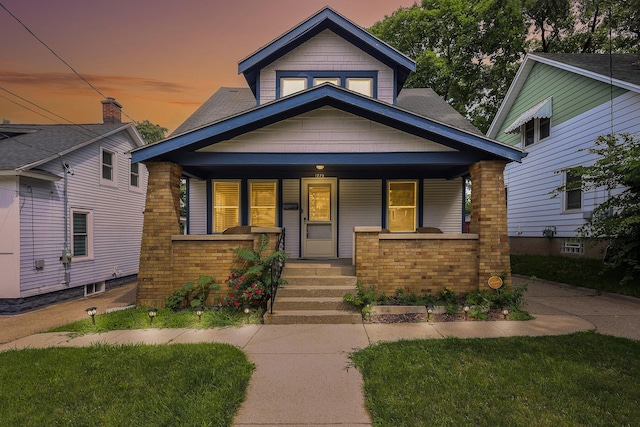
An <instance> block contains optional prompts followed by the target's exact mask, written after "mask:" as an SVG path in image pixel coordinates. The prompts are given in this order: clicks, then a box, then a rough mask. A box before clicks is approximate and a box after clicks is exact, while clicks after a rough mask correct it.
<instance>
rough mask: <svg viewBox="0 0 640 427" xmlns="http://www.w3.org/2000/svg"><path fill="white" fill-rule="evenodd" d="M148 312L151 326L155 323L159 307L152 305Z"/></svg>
mask: <svg viewBox="0 0 640 427" xmlns="http://www.w3.org/2000/svg"><path fill="white" fill-rule="evenodd" d="M147 314H148V315H149V326H151V325H153V318H154V317H156V316H157V315H158V309H157V308H154V307H151V308H150V309H149V311H148V312H147Z"/></svg>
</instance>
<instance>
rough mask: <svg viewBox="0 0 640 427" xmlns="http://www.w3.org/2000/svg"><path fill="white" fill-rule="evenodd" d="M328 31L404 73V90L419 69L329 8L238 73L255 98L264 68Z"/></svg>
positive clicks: (242, 65)
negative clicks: (412, 74) (243, 77)
mask: <svg viewBox="0 0 640 427" xmlns="http://www.w3.org/2000/svg"><path fill="white" fill-rule="evenodd" d="M325 29H329V30H331V31H333V32H334V33H336V34H337V35H339V36H340V37H342V38H344V39H345V40H347V41H348V42H350V43H352V44H353V45H355V46H357V47H358V48H360V49H362V50H363V51H365V52H367V53H368V54H370V55H371V56H373V57H374V58H376V59H378V60H380V61H381V62H383V63H384V64H386V65H388V66H389V67H391V68H397V69H399V70H402V72H401V73H398V75H397V78H399V79H400V80H401V81H399V82H398V83H399V85H398V86H399V87H402V85H403V84H404V82H405V81H406V79H407V77H408V76H409V74H410V73H411V72H412V71H415V70H416V63H415V61H413V60H411V59H409V58H408V57H407V56H405V55H404V54H403V53H401V52H400V51H398V50H396V49H394V48H393V47H391V46H389V45H388V44H386V43H385V42H383V41H381V40H380V39H378V38H377V37H375V36H373V35H372V34H371V33H369V32H367V31H366V30H364V29H363V28H361V27H359V26H358V25H356V24H354V23H353V22H351V21H349V20H348V19H346V18H344V17H343V16H341V15H339V14H338V13H336V12H335V11H333V10H332V9H330V8H328V7H327V8H324V9H322V10H320V11H319V12H318V13H316V14H315V15H313V16H311V17H310V18H308V19H307V20H306V21H304V22H302V23H301V24H299V25H298V26H296V27H294V28H292V29H291V30H289V31H288V32H287V33H285V34H284V35H282V36H281V37H279V38H277V39H276V40H274V41H272V42H271V43H269V44H268V45H267V46H265V47H263V48H262V49H260V50H259V51H257V52H256V53H254V54H252V55H250V56H249V57H247V58H245V59H243V60H241V61H240V62H239V63H238V74H244V76H245V79H246V80H247V83H248V84H249V87H250V88H251V90H252V91H253V93H254V95H255V94H256V89H257V87H256V83H257V81H258V80H259V74H260V73H259V71H260V69H262V68H264V67H265V66H266V65H268V64H270V63H272V62H273V61H275V60H276V59H278V58H280V57H281V56H283V55H285V54H286V53H288V52H290V51H291V50H293V49H295V48H296V47H298V46H300V45H301V44H303V43H304V42H306V41H307V40H309V39H311V38H312V37H314V36H315V35H317V34H318V33H320V32H322V31H324V30H325Z"/></svg>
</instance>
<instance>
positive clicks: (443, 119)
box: [171, 87, 482, 136]
mask: <svg viewBox="0 0 640 427" xmlns="http://www.w3.org/2000/svg"><path fill="white" fill-rule="evenodd" d="M397 106H398V107H399V108H402V109H404V110H407V111H410V112H412V113H415V114H418V115H420V116H423V117H426V118H429V119H432V120H435V121H437V122H440V123H444V124H447V125H449V126H453V127H455V128H458V129H461V130H465V131H467V132H471V133H475V134H478V135H482V132H480V131H479V130H478V129H477V128H476V127H475V126H473V125H472V124H471V123H470V122H469V121H468V120H467V119H465V118H464V117H462V115H460V113H458V112H457V111H456V110H455V109H454V108H453V107H452V106H450V105H449V104H447V103H446V102H445V101H444V100H443V99H442V98H441V97H440V96H439V95H438V94H437V93H435V92H434V91H433V90H432V89H428V88H418V89H402V92H400V94H399V95H398V100H397ZM255 107H256V99H255V98H254V96H253V93H252V92H251V90H250V89H248V88H229V87H223V88H220V89H219V90H218V91H217V92H216V93H214V94H213V96H211V97H210V98H209V99H208V100H207V101H205V103H204V104H202V106H200V108H198V109H197V110H196V112H195V113H193V114H192V115H191V116H190V117H189V118H188V119H187V120H185V121H184V123H182V124H181V125H180V126H178V128H177V129H176V130H175V131H174V132H173V133H172V134H171V136H175V135H179V134H181V133H185V132H188V131H191V130H194V129H197V128H199V127H202V126H205V125H208V124H210V123H214V122H217V121H218V120H221V119H224V118H226V117H230V116H233V115H235V114H238V113H242V112H244V111H248V110H250V109H252V108H255Z"/></svg>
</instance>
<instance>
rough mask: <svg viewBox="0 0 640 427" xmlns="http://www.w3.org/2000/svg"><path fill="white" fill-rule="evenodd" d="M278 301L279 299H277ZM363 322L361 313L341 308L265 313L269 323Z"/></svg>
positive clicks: (265, 320)
mask: <svg viewBox="0 0 640 427" xmlns="http://www.w3.org/2000/svg"><path fill="white" fill-rule="evenodd" d="M276 301H277V299H276ZM361 322H362V315H361V314H360V313H355V312H349V311H341V310H286V311H275V310H274V312H273V314H271V313H266V314H265V315H264V323H265V324H267V325H297V324H357V323H361Z"/></svg>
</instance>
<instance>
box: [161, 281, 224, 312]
mask: <svg viewBox="0 0 640 427" xmlns="http://www.w3.org/2000/svg"><path fill="white" fill-rule="evenodd" d="M218 289H220V285H218V284H217V283H214V282H213V278H211V277H209V276H200V277H198V280H197V281H196V282H187V283H186V284H185V285H184V286H183V287H182V288H180V289H176V290H175V291H173V292H172V293H171V295H169V296H168V297H167V298H166V299H165V303H164V304H165V307H167V308H170V309H171V310H174V311H178V310H180V309H183V308H186V307H197V306H199V305H204V304H205V302H206V300H207V297H208V296H209V292H211V291H217V290H218Z"/></svg>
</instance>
